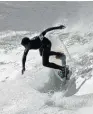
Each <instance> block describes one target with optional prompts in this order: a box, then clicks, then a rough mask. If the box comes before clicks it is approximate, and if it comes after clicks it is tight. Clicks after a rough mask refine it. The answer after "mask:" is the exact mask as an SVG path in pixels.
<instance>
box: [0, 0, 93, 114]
mask: <svg viewBox="0 0 93 114" xmlns="http://www.w3.org/2000/svg"><path fill="white" fill-rule="evenodd" d="M92 4H93V2H0V9H1V10H0V22H1V26H0V55H1V56H0V90H1V91H0V113H1V114H45V113H46V114H50V113H51V114H61V113H64V114H78V113H79V114H82V113H85V114H87V113H88V112H89V111H91V113H93V111H92V109H93V31H92V20H93V19H92V18H93V14H92V11H93V6H92ZM23 11H24V13H23ZM48 18H49V19H48ZM37 19H38V21H37ZM4 22H5V23H4ZM63 23H64V24H65V25H66V29H64V30H61V31H52V32H50V33H49V34H47V37H48V38H49V39H50V40H51V42H52V50H62V51H63V52H64V53H65V54H66V56H67V64H68V65H69V66H70V67H71V68H72V69H73V75H72V76H71V80H70V81H68V82H67V84H66V85H62V82H61V81H60V80H59V79H58V78H57V77H56V76H55V73H54V72H53V69H49V68H46V67H44V66H42V58H41V57H40V55H39V52H38V50H31V51H30V52H29V54H28V57H27V62H26V72H25V74H24V75H21V60H22V55H23V51H24V48H23V47H22V46H21V45H20V42H21V40H22V38H23V37H25V36H28V37H30V38H32V37H33V36H35V35H37V34H39V33H40V31H39V30H41V31H42V29H45V28H47V27H50V26H55V25H59V24H63ZM30 30H31V31H30ZM64 45H65V46H66V47H65V46H64ZM66 48H67V50H68V52H69V53H68V52H67V50H66ZM51 59H52V58H50V60H51Z"/></svg>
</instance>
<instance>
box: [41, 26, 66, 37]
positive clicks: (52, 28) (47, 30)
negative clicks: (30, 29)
mask: <svg viewBox="0 0 93 114" xmlns="http://www.w3.org/2000/svg"><path fill="white" fill-rule="evenodd" d="M64 28H65V26H64V25H60V26H56V27H50V28H48V29H46V30H44V31H43V32H42V33H41V34H40V35H43V36H44V35H46V33H47V32H49V31H52V30H56V29H64Z"/></svg>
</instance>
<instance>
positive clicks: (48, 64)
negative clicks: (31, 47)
mask: <svg viewBox="0 0 93 114" xmlns="http://www.w3.org/2000/svg"><path fill="white" fill-rule="evenodd" d="M49 53H50V52H49V49H48V48H45V49H44V50H43V52H42V62H43V65H44V66H46V67H49V68H54V69H59V70H62V68H63V67H62V66H60V65H57V64H55V63H51V62H49Z"/></svg>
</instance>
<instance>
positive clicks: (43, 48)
mask: <svg viewBox="0 0 93 114" xmlns="http://www.w3.org/2000/svg"><path fill="white" fill-rule="evenodd" d="M64 28H65V26H64V25H60V26H56V27H50V28H48V29H46V30H44V31H43V32H42V33H41V34H40V35H39V36H35V37H33V38H32V39H29V38H28V37H24V38H23V39H22V41H21V44H22V45H23V46H24V47H25V50H24V54H23V57H22V74H23V73H24V71H25V62H26V57H27V54H28V52H29V50H31V49H35V50H36V49H39V52H40V56H42V64H43V66H45V67H49V68H54V69H59V70H61V71H64V68H65V67H64V66H60V65H57V64H55V63H51V62H49V56H52V55H55V56H56V57H59V56H65V55H64V54H63V53H60V52H54V51H51V46H52V43H51V41H50V40H49V39H48V38H47V37H45V35H46V33H47V32H49V31H52V30H56V29H64Z"/></svg>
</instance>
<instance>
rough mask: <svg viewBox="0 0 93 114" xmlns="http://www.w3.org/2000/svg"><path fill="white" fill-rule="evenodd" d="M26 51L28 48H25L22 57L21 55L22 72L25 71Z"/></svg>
mask: <svg viewBox="0 0 93 114" xmlns="http://www.w3.org/2000/svg"><path fill="white" fill-rule="evenodd" d="M28 51H29V50H28V49H25V51H24V54H23V57H22V74H23V73H24V71H25V62H26V57H27V54H28Z"/></svg>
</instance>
